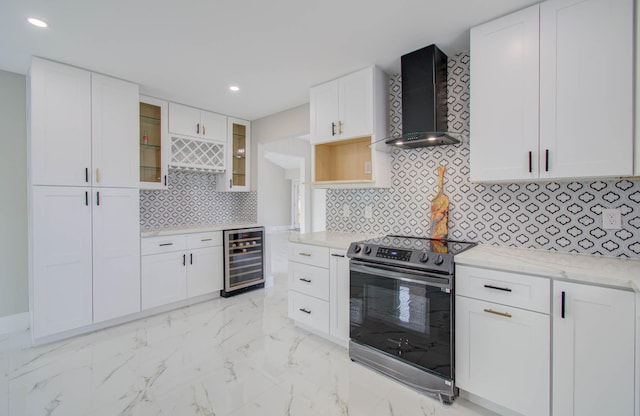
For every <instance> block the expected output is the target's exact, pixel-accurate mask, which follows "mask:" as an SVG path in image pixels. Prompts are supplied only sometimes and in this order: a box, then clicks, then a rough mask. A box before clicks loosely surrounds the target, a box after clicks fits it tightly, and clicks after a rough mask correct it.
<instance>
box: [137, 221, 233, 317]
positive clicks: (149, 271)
mask: <svg viewBox="0 0 640 416" xmlns="http://www.w3.org/2000/svg"><path fill="white" fill-rule="evenodd" d="M222 256H223V249H222V232H221V231H215V232H206V233H194V234H179V235H174V236H166V237H164V236H163V237H148V238H144V239H142V309H150V308H154V307H157V306H163V305H167V304H170V303H174V302H178V301H181V300H184V299H187V298H191V297H197V296H201V295H207V294H213V293H217V292H218V291H219V290H221V289H222V288H223V283H224V282H223V258H222Z"/></svg>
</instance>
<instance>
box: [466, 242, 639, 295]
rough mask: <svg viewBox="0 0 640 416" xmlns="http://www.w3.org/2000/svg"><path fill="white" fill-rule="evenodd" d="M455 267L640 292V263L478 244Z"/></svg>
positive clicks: (630, 260) (631, 260)
mask: <svg viewBox="0 0 640 416" xmlns="http://www.w3.org/2000/svg"><path fill="white" fill-rule="evenodd" d="M455 263H456V265H467V266H475V267H484V268H490V269H497V270H504V271H511V272H517V273H526V274H532V275H538V276H544V277H550V278H552V279H561V280H572V281H576V282H582V283H590V284H596V285H605V286H611V287H617V288H623V289H633V290H634V291H636V292H640V260H635V259H625V258H616V257H605V256H595V255H588V254H574V253H559V252H555V251H547V250H534V249H527V248H514V247H498V246H490V245H482V244H479V245H477V246H476V247H474V248H472V249H469V250H467V251H464V252H462V253H460V254H457V255H456V257H455Z"/></svg>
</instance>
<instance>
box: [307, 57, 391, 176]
mask: <svg viewBox="0 0 640 416" xmlns="http://www.w3.org/2000/svg"><path fill="white" fill-rule="evenodd" d="M387 91H388V77H387V75H386V74H385V73H384V72H382V71H381V70H380V69H379V68H377V67H375V66H372V67H368V68H365V69H362V70H360V71H357V72H354V73H352V74H348V75H346V76H344V77H341V78H339V79H336V80H333V81H330V82H327V83H325V84H322V85H319V86H316V87H313V88H312V89H311V93H310V116H311V120H310V124H311V144H312V145H313V148H312V161H313V166H312V172H313V179H312V180H313V182H314V184H315V185H317V186H322V187H389V186H390V158H389V151H390V150H389V148H388V146H386V145H385V144H384V143H381V142H380V141H381V140H382V139H384V138H385V137H387V136H388V123H387V118H388V93H387Z"/></svg>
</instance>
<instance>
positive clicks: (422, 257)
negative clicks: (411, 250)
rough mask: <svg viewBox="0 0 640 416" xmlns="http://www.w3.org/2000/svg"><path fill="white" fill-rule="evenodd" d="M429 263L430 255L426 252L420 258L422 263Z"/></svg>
mask: <svg viewBox="0 0 640 416" xmlns="http://www.w3.org/2000/svg"><path fill="white" fill-rule="evenodd" d="M427 261H429V253H427V252H424V253H422V256H420V262H422V263H426V262H427Z"/></svg>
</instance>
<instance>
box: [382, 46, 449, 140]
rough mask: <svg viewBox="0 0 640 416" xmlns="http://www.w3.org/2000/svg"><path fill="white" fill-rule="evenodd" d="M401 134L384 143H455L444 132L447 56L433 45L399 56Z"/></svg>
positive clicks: (445, 120) (445, 125)
mask: <svg viewBox="0 0 640 416" xmlns="http://www.w3.org/2000/svg"><path fill="white" fill-rule="evenodd" d="M401 65H402V135H400V136H394V137H390V138H388V139H386V140H385V143H386V144H388V145H391V146H397V147H403V148H416V147H426V146H439V145H445V144H457V143H460V140H458V139H456V138H455V137H453V136H452V135H451V134H450V133H448V132H447V121H448V120H447V115H448V114H447V55H445V54H444V52H442V51H441V50H440V49H438V47H437V46H436V45H429V46H427V47H425V48H422V49H418V50H417V51H414V52H411V53H408V54H406V55H402V58H401Z"/></svg>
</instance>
